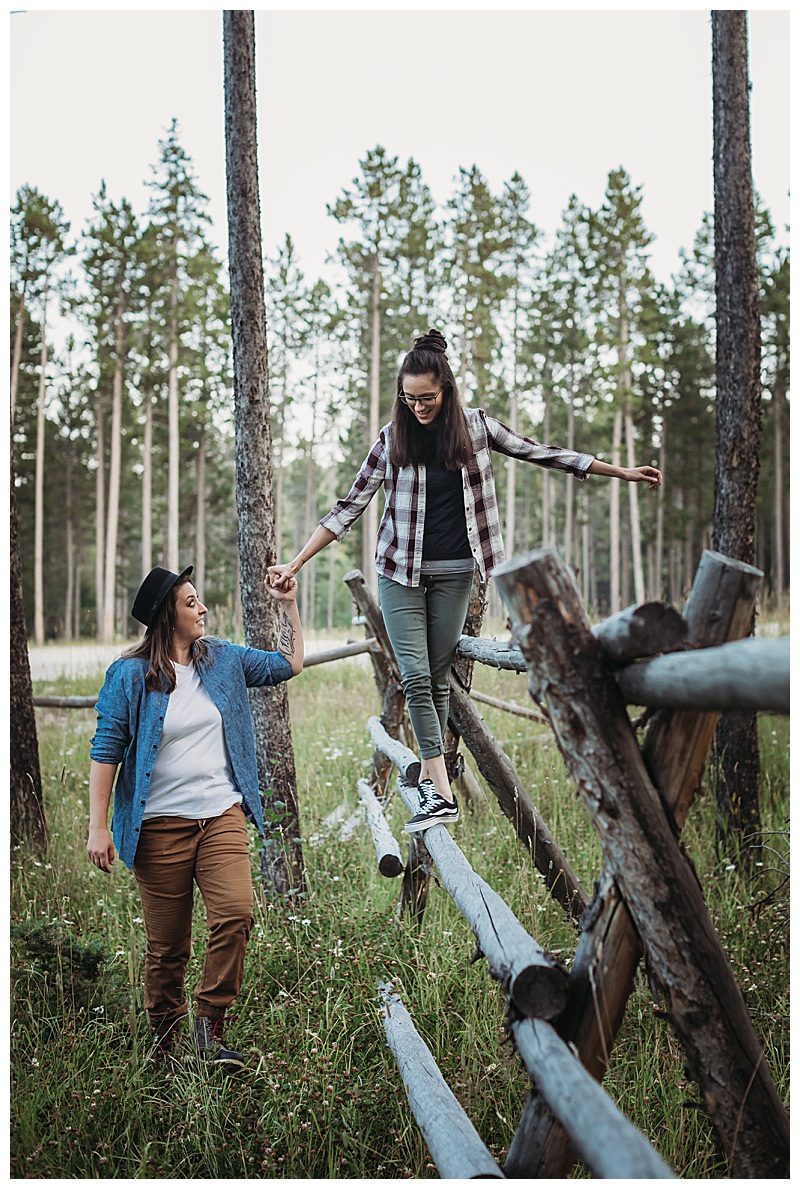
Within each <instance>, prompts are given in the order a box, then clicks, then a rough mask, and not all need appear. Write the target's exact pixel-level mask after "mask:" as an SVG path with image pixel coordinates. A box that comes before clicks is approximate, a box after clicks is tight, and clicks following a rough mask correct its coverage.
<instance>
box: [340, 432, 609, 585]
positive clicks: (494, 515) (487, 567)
mask: <svg viewBox="0 0 800 1189" xmlns="http://www.w3.org/2000/svg"><path fill="white" fill-rule="evenodd" d="M465 416H466V419H467V426H468V428H469V434H470V437H471V439H472V447H473V453H472V457H471V458H470V460H469V462H468V463H467V465H466V466H465V467H462V468H461V475H462V480H463V485H464V512H465V514H466V520H467V537H468V539H469V545H470V550H471V551H472V556H473V557H474V558H475V561H476V562H477V565H478V570H479V571H480V575H481V578H486V577H488V575H489V574H491V572H492V570H494V569H495V567H496V566H498V565H500V563H501V562H502V561H504V560H505V553H504V550H503V534H502V532H501V529H500V513H499V510H498V507H497V493H496V491H495V486H494V470H493V468H492V451H493V450H496V451H497V452H498V453H500V454H506V455H508V456H509V457H511V458H520V459H522V460H523V461H525V462H535V463H538V465H539V466H543V467H552V468H553V470H557V471H567V472H568V473H569V474H571V475H574V476H575V477H576V478H578V479H585V478H586V474H587V471H588V469H589V467H590V466H591V464H592V462H593V456H592V455H591V454H579V453H577V452H576V451H574V450H562V449H561V447H559V446H543V445H541V444H540V443H539V442H534V441H533V440H532V439H531V438H525V437H523V436H522V435H521V434H518V433H515V432H514V430H512V429H509V428H508V426H507V425H503V423H502V421H498V420H497V419H496V418H494V417H492V416H490V415H489V414H488V413H486V412H484V410H483V409H469V410H465ZM390 432H391V424H389V425H384V427H383V429H382V430H381V432H380V435H379V437H378V440H377V441H376V442H375V444H374V446H373V447H372V449H371V450H370V452H369V454H368V455H367V457H366V458H365V460H364V463H363V465H362V467H361V469H360V471H359V472H358V475H357V476H356V479H355V482H354V483H353V486H352V487H351V488H350V491H349V492H348V493H347V495H346V496H345V498H344V499H343V500H339V502H338V503H337V504H335V505H334V506H333V508H331V510H330V512H329V513H328V514H327V516H324V517H323V518H322V520H321V521H320V524H322V525H323V526H324V527H325V528H327V529H329V531H330V532H332V533H333V534H334V536H335V537H336V539H337V541H340V540H341V539H342V537H343V536H344V535H345V533H346V532H348V530H349V529H351V528H352V527H353V525H354V524H355V522H356V520H358V518H359V516H360V515H361V513H362V512H363V511H364V509H365V508H366V506H367V504H368V503H369V502H370V500H371V499H372V497H373V496H374V495H375V493H376V491H377V490H378V488H379V487H381V486H383V488H384V490H385V494H386V506H385V508H384V512H383V517H382V519H381V523H380V527H379V529H378V540H377V545H376V549H375V566H376V569H377V571H378V573H379V574H382V575H384V577H386V578H391V579H393V580H394V581H395V582H399V583H401V584H402V585H403V586H418V585H419V580H420V566H421V563H422V538H423V533H424V530H425V498H426V473H425V467H424V465H421V464H420V465H419V466H405V467H400V468H396V467H393V466H392V464H391V462H390V460H389V448H390Z"/></svg>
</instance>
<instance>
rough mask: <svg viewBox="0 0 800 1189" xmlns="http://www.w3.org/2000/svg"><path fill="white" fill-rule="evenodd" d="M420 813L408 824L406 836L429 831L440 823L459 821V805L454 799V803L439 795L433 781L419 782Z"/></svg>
mask: <svg viewBox="0 0 800 1189" xmlns="http://www.w3.org/2000/svg"><path fill="white" fill-rule="evenodd" d="M418 787H419V812H418V813H415V814H414V816H413V817H412V819H411V821H410V822H406V824H405V827H404V828H405V831H406V834H413V833H414V832H415V831H416V830H427V829H428V827H429V826H435V825H437V824H438V823H440V822H457V821H458V803H457V801H456V799H455V796H454V797H453V800H452V801H445V799H444V797H442V796H441V795H440V794H439V793H437V792H436V788H435V786H434V783H433V781H432V780H421V781H420V782H419V786H418Z"/></svg>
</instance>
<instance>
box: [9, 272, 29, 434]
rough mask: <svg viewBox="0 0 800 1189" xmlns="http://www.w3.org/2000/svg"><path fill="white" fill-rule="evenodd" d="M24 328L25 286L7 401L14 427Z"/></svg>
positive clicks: (20, 306)
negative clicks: (8, 401)
mask: <svg viewBox="0 0 800 1189" xmlns="http://www.w3.org/2000/svg"><path fill="white" fill-rule="evenodd" d="M24 326H25V286H24V285H23V287H22V293H21V294H20V297H19V305H18V306H17V326H16V330H15V332H14V355H13V357H12V360H11V388H10V392H9V400H10V403H11V425H12V427H13V425H14V413H15V411H16V407H17V387H18V385H19V365H20V360H21V359H22V331H23V328H24Z"/></svg>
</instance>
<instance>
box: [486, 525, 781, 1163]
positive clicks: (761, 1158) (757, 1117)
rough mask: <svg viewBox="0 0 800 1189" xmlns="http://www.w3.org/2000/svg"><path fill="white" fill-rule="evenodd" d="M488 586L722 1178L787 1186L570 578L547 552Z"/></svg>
mask: <svg viewBox="0 0 800 1189" xmlns="http://www.w3.org/2000/svg"><path fill="white" fill-rule="evenodd" d="M495 577H496V580H497V583H498V586H499V588H500V590H501V592H502V594H503V597H504V599H505V602H506V604H507V606H509V608H510V609H511V612H512V616H513V618H514V622H515V635H516V637H517V640H518V643H519V646H520V648H521V650H522V653H523V655H524V657H525V661H526V665H527V668H528V675H529V685H530V688H531V693H532V695H533V696H534V700H536V701H543V702H544V703H545V704H546V706H547V709H548V712H549V715H550V720H551V722H552V724H553V729H554V732H555V735H556V739H557V741H558V744H559V748H560V749H561V752H562V754H563V756H564V759H565V762H566V764H567V767H568V769H569V770H570V772H571V774H572V776H573V779H574V780H575V781H576V784H577V787H578V791H579V794H580V796H581V798H582V799H583V801H584V802H585V804H586V806H587V809H588V811H589V814H590V817H591V819H592V822H593V824H594V825H595V828H596V829H597V831H598V834H599V835H600V837H601V838H602V840H603V849H604V855H605V862H606V865H607V866H608V868H609V871H610V873H611V874H612V875H613V877H614V880H615V882H616V884H617V886H618V887H619V890H620V893H621V895H622V896H623V898H624V900H625V904H626V906H627V908H628V911H629V912H630V914H631V917H632V918H633V920H634V922H635V924H636V928H637V930H638V933H639V936H640V937H641V939H642V942H643V945H644V948H645V951H646V953H647V955H648V960H649V966H650V970H651V973H652V976H653V979H654V981H655V983H656V985H657V986H658V988H659V990H660V992H661V995H662V996H663V998H664V1000H665V1001H666V1004H667V1007H668V1011H669V1017H670V1019H671V1021H672V1023H673V1026H674V1027H675V1030H676V1032H677V1033H678V1035H679V1037H680V1040H681V1043H682V1046H683V1049H684V1053H685V1055H686V1057H687V1062H688V1066H689V1072H690V1076H691V1077H692V1078H693V1079H694V1080H695V1081H697V1083H698V1085H699V1086H700V1089H701V1092H702V1094H703V1099H704V1102H705V1105H706V1109H707V1111H708V1114H709V1116H710V1118H711V1122H712V1125H713V1127H714V1130H715V1132H716V1134H717V1137H718V1139H719V1142H720V1145H721V1147H722V1150H723V1151H724V1152H725V1154H726V1155H727V1157H728V1160H729V1171H730V1174H731V1175H733V1176H741V1177H753V1176H759V1177H765V1176H770V1177H781V1176H785V1175H786V1174H787V1172H788V1144H789V1127H788V1116H787V1114H786V1111H785V1109H784V1107H783V1104H782V1102H781V1100H780V1097H779V1096H778V1093H777V1090H776V1089H775V1085H774V1083H773V1080H772V1076H771V1074H770V1072H769V1069H768V1068H767V1065H766V1062H765V1060H764V1052H763V1048H762V1046H761V1043H760V1041H759V1039H758V1037H757V1036H756V1034H755V1031H754V1029H753V1026H752V1023H751V1021H750V1017H749V1015H748V1013H747V1008H746V1006H745V1003H744V1000H743V998H742V994H741V991H740V990H739V987H738V986H737V984H736V980H735V978H734V976H733V972H732V971H731V968H730V966H729V964H728V961H727V958H726V957H725V954H724V952H723V950H722V947H721V945H720V942H719V938H718V937H717V935H716V933H715V931H714V928H713V925H712V924H711V921H710V919H709V915H708V910H707V908H706V905H705V901H704V899H703V895H702V891H701V889H700V886H699V884H698V882H697V877H696V875H695V873H694V870H693V868H692V865H691V862H690V861H689V859H688V857H687V856H686V855H685V854H684V852H683V851H682V850H681V848H680V846H679V843H678V840H677V838H676V836H675V833H674V832H673V830H672V828H671V825H670V822H669V820H668V817H667V815H666V814H665V812H664V807H663V805H662V803H661V800H660V798H659V794H658V792H657V790H656V788H655V787H654V785H653V782H652V780H651V778H650V776H649V774H648V772H647V769H646V768H645V764H644V760H643V758H642V755H641V752H640V750H639V747H638V744H637V742H636V738H635V736H634V733H633V730H632V728H631V724H630V721H629V719H628V716H627V713H626V710H625V706H624V703H623V701H622V698H621V695H620V693H619V690H618V688H617V687H616V684H615V682H614V679H613V677H612V676H611V675H610V673H609V672H608V669H607V665H606V662H605V660H604V657H603V653H602V649H601V647H600V645H599V644H598V642H597V640H596V639H595V638H594V637H593V636H592V633H591V631H590V628H589V625H588V623H587V622H586V619H585V616H584V613H583V610H582V608H581V605H580V596H579V594H578V591H577V588H576V586H575V582H574V579H573V578H572V576H571V574H570V573H569V571H568V570H567V568H566V566H565V565H564V562H563V561H562V560H561V559H560V557H559V556H558V554H557V553H556V551H555V550H553V549H540V550H535V551H533V552H532V553H529V554H527V555H525V556H524V557H522V558H517V559H515V561H514V562H511V563H506V564H504V565H503V566H501V567H499V569H498V570H497V571H496V575H495Z"/></svg>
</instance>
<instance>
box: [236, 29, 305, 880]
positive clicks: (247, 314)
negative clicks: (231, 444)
mask: <svg viewBox="0 0 800 1189" xmlns="http://www.w3.org/2000/svg"><path fill="white" fill-rule="evenodd" d="M223 31H224V63H225V64H224V71H225V163H226V175H227V201H228V256H229V260H230V290H231V328H232V335H233V373H234V398H235V406H236V407H235V427H236V507H237V512H238V518H239V564H240V571H241V591H242V609H243V616H244V632H245V640H246V642H247V644H248V645H252V646H254V647H256V648H265V649H269V648H273V649H274V648H275V646H276V642H277V639H278V634H279V622H280V606H279V604H278V603H277V602H276V601H275V600H273V599H271V598H270V596H269V595H268V594H267V592H266V590H265V588H264V578H265V575H266V573H267V567H268V566H270V565H273V564H274V563H275V561H276V555H275V522H274V506H273V502H272V462H271V457H270V449H271V441H270V423H269V372H268V365H267V338H266V310H265V304H264V275H263V265H262V259H263V252H262V246H261V222H260V202H259V193H258V158H257V141H256V102H255V31H254V14H253V12H252V11H247V10H242V9H236V10H233V11H226V12H224V13H223ZM250 707H251V710H252V714H253V726H254V729H255V737H256V755H257V758H258V774H259V783H260V785H261V788H262V790H266V792H265V793H264V801H265V805H264V810H265V826H266V831H265V845H264V848H263V850H262V852H261V868H262V876H263V879H264V883H265V885H266V886H267V888H268V889H270V890H272V891H273V892H276V893H278V894H283V895H289V896H290V895H295V894H299V893H302V892H303V891H304V890H305V873H304V869H303V851H302V843H301V840H300V823H299V814H298V807H297V793H296V787H297V786H296V778H295V768H294V751H293V748H292V733H291V724H290V721H289V701H288V698H287V693H286V685H285V684H281V685H277V686H273V687H263V688H259V689H254V690H251V691H250Z"/></svg>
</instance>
